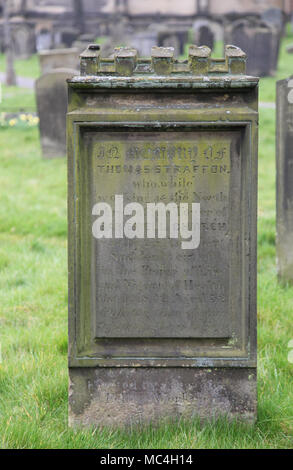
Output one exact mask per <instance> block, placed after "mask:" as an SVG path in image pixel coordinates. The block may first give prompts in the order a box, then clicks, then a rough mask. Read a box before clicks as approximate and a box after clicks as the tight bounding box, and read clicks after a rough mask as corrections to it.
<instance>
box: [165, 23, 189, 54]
mask: <svg viewBox="0 0 293 470" xmlns="http://www.w3.org/2000/svg"><path fill="white" fill-rule="evenodd" d="M187 41H188V31H187V29H182V30H180V29H179V28H176V29H175V28H171V27H169V28H164V29H163V30H159V31H158V44H159V46H161V47H173V48H174V53H175V55H179V54H183V53H184V46H185V44H186V43H187Z"/></svg>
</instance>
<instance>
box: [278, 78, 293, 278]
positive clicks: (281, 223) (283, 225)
mask: <svg viewBox="0 0 293 470" xmlns="http://www.w3.org/2000/svg"><path fill="white" fill-rule="evenodd" d="M276 104H277V124H276V126H277V132H276V138H277V142H276V144H277V145H276V149H277V152H276V154H277V155H276V157H277V193H276V194H277V243H276V249H277V266H278V275H279V278H280V280H282V281H285V282H287V281H289V282H293V153H292V149H293V76H292V77H290V78H286V79H285V80H280V81H278V82H277V103H276Z"/></svg>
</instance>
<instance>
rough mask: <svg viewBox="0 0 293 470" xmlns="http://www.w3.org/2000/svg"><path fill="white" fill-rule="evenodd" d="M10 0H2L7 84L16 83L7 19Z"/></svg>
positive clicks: (12, 84) (8, 21) (8, 20)
mask: <svg viewBox="0 0 293 470" xmlns="http://www.w3.org/2000/svg"><path fill="white" fill-rule="evenodd" d="M9 3H10V0H3V1H2V5H3V19H4V25H3V26H4V47H5V56H6V78H5V83H6V85H8V86H14V85H16V75H15V71H14V61H13V46H12V39H11V29H10V19H9V10H10V9H9V6H10V5H9Z"/></svg>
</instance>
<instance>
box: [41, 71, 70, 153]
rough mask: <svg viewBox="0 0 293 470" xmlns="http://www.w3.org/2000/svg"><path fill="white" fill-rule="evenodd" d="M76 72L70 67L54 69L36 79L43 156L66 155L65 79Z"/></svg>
mask: <svg viewBox="0 0 293 470" xmlns="http://www.w3.org/2000/svg"><path fill="white" fill-rule="evenodd" d="M76 74H77V72H76V71H75V70H72V69H66V68H64V69H55V70H52V71H51V72H48V73H45V74H44V75H42V76H41V77H40V78H38V80H36V83H35V88H36V100H37V110H38V116H39V130H40V138H41V146H42V153H43V157H44V158H55V157H64V156H65V155H66V112H67V84H66V79H67V78H71V77H73V75H76Z"/></svg>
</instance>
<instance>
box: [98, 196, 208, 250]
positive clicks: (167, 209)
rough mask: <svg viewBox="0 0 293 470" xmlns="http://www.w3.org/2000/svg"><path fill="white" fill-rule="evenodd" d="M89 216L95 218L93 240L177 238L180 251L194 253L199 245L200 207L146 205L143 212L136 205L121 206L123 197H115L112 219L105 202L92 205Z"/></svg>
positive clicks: (108, 206)
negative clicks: (94, 216)
mask: <svg viewBox="0 0 293 470" xmlns="http://www.w3.org/2000/svg"><path fill="white" fill-rule="evenodd" d="M189 214H191V220H189ZM92 215H96V216H98V218H97V219H96V220H95V221H94V223H93V225H92V233H93V236H94V237H95V238H97V239H102V238H124V237H125V238H129V239H133V238H175V239H176V238H177V239H178V238H180V239H181V248H182V249H184V250H192V249H196V248H198V247H199V244H200V203H195V202H193V203H191V204H189V203H186V202H183V203H180V204H177V203H176V202H169V203H168V204H164V203H163V202H158V203H152V202H149V203H147V204H146V211H145V208H144V207H143V205H142V204H140V203H138V202H130V203H128V204H126V205H125V206H124V201H123V195H121V194H116V195H115V209H114V216H113V211H112V207H111V206H110V204H108V203H106V202H99V203H97V204H95V205H94V206H93V210H92ZM125 216H126V217H127V216H128V218H127V219H126V220H125ZM167 228H168V230H167Z"/></svg>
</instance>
